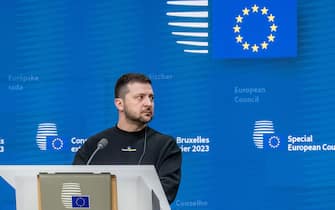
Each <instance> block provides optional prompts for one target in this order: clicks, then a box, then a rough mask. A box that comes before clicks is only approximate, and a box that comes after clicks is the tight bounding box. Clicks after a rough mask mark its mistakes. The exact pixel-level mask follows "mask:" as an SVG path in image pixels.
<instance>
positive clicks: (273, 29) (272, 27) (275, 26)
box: [270, 23, 278, 32]
mask: <svg viewBox="0 0 335 210" xmlns="http://www.w3.org/2000/svg"><path fill="white" fill-rule="evenodd" d="M270 28H271V32H272V31H277V28H278V26H277V25H275V24H274V23H273V24H272V26H270Z"/></svg>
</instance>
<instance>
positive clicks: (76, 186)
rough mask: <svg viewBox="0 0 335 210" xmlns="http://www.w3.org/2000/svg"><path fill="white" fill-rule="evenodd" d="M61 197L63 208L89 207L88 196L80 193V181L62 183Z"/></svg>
mask: <svg viewBox="0 0 335 210" xmlns="http://www.w3.org/2000/svg"><path fill="white" fill-rule="evenodd" d="M61 199H62V203H63V205H64V207H65V208H67V209H73V208H89V196H86V195H82V194H81V187H80V183H75V182H66V183H63V186H62V191H61Z"/></svg>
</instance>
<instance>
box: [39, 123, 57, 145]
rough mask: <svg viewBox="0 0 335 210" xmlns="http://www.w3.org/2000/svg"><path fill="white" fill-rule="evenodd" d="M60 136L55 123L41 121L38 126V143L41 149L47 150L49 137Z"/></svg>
mask: <svg viewBox="0 0 335 210" xmlns="http://www.w3.org/2000/svg"><path fill="white" fill-rule="evenodd" d="M56 136H58V132H57V126H56V124H55V123H40V124H39V125H38V128H37V134H36V143H37V146H38V148H39V149H40V150H42V151H45V150H47V138H48V137H56Z"/></svg>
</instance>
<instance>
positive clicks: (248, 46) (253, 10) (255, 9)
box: [233, 4, 278, 53]
mask: <svg viewBox="0 0 335 210" xmlns="http://www.w3.org/2000/svg"><path fill="white" fill-rule="evenodd" d="M250 14H255V15H258V14H260V15H262V16H264V17H266V18H267V21H268V23H269V24H270V26H269V30H270V33H269V35H268V36H267V37H266V39H265V40H263V42H262V43H249V42H248V41H247V40H246V39H244V37H243V36H242V35H241V30H242V23H243V19H244V18H247V17H248V16H249V15H250ZM275 18H276V17H275V16H274V15H273V14H272V13H270V12H269V9H268V8H266V7H263V8H260V7H259V6H258V5H256V4H254V5H253V6H252V7H250V8H247V7H245V8H244V9H243V10H242V16H241V15H240V14H239V15H238V16H237V17H235V19H236V24H235V26H234V27H233V30H234V33H235V34H236V36H235V39H236V43H237V44H240V45H241V46H242V47H243V50H247V51H248V50H251V51H252V52H253V53H258V52H259V51H260V50H267V49H268V47H269V44H270V43H273V42H275V40H276V36H275V33H276V32H277V29H278V25H276V23H275Z"/></svg>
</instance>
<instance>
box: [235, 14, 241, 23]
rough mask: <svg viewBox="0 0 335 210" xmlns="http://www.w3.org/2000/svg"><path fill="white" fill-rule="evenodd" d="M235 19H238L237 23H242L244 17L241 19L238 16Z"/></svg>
mask: <svg viewBox="0 0 335 210" xmlns="http://www.w3.org/2000/svg"><path fill="white" fill-rule="evenodd" d="M235 19H236V22H238V23H242V20H243V17H241V15H238V16H237V17H236V18H235Z"/></svg>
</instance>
